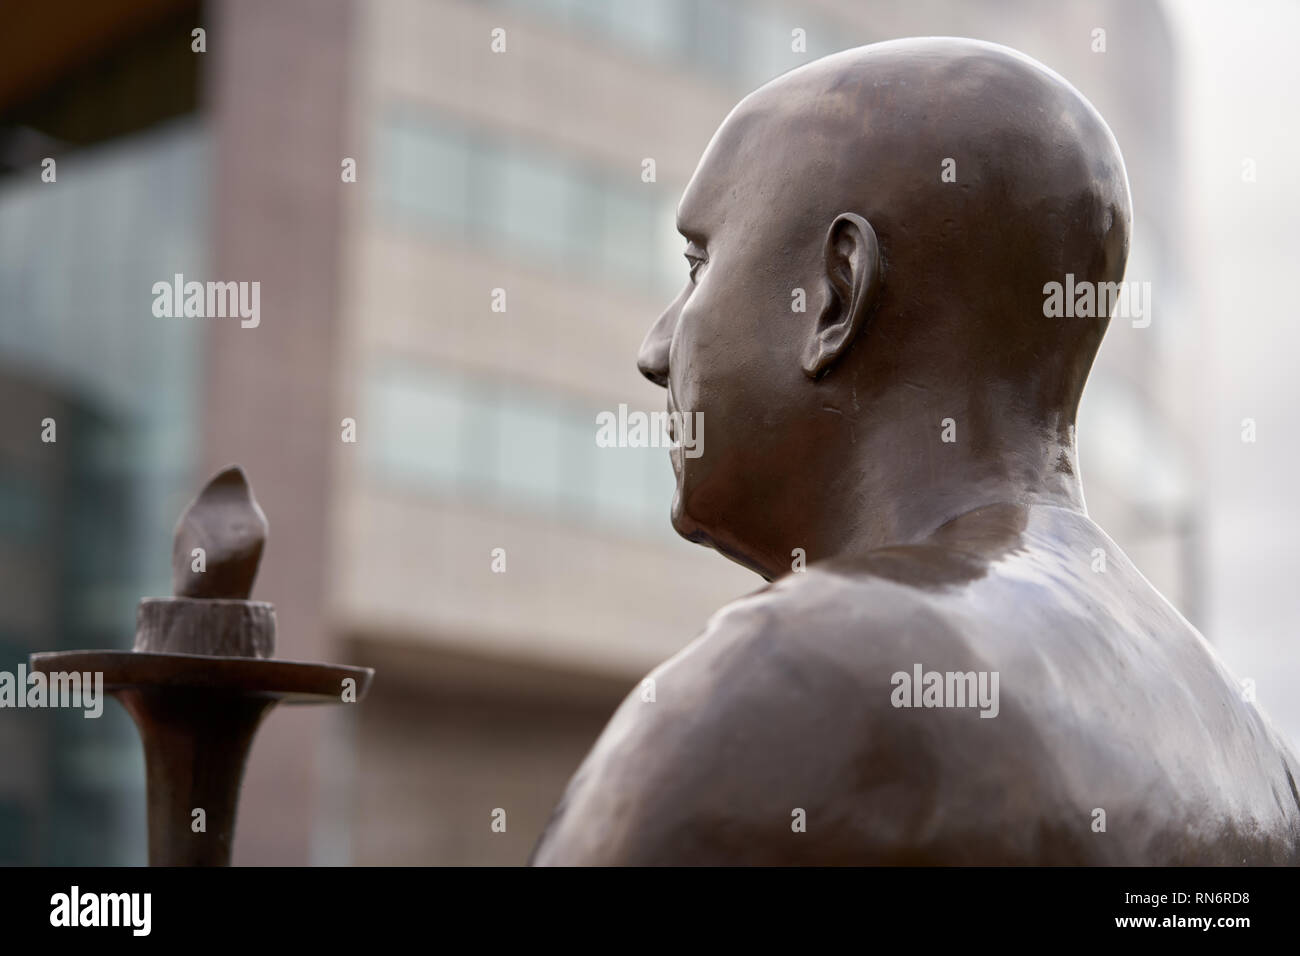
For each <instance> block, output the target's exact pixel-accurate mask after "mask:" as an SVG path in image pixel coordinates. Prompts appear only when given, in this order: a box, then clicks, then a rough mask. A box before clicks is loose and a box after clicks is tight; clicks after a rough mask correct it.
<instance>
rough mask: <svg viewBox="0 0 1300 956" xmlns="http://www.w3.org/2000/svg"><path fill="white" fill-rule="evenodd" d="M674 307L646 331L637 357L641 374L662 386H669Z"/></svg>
mask: <svg viewBox="0 0 1300 956" xmlns="http://www.w3.org/2000/svg"><path fill="white" fill-rule="evenodd" d="M672 311H673V310H672V309H669V310H668V311H667V312H665V313H664V314H663V315H661V316H659V319H658V320H657V321H656V322H655V324H654V325H652V326H651V327H650V331H649V332H647V333H646V337H645V341H643V342H642V343H641V351H640V353H639V354H638V355H637V357H636V367H637V368H639V369H640V370H641V374H642V375H644V376H645V377H646V378H648V379H650V381H652V382H654V383H655V384H656V385H658V386H659V387H660V388H667V387H668V349H669V346H670V345H672V340H673V334H672V333H673V320H672Z"/></svg>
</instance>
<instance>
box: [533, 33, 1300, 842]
mask: <svg viewBox="0 0 1300 956" xmlns="http://www.w3.org/2000/svg"><path fill="white" fill-rule="evenodd" d="M678 219H679V228H680V231H681V232H682V234H683V235H684V236H685V237H686V240H687V242H688V246H687V250H686V256H687V259H688V262H689V265H690V279H689V281H688V282H687V284H686V287H685V288H684V289H683V291H682V292H681V294H680V295H679V296H678V298H677V300H676V301H675V302H673V303H672V305H670V306H669V307H668V309H667V311H665V312H664V314H663V315H662V316H660V318H659V319H658V321H656V322H655V324H654V326H653V327H652V328H651V330H650V332H649V334H648V335H647V337H646V339H645V343H644V345H643V346H642V349H641V354H640V358H639V363H638V364H639V366H640V368H641V371H642V372H643V373H644V374H645V375H646V376H647V377H648V378H650V379H651V380H652V381H654V382H656V383H658V384H660V385H662V386H664V387H666V389H667V391H668V396H667V401H668V408H669V411H670V412H672V411H677V410H680V411H683V412H685V411H690V412H695V413H703V414H704V416H705V417H706V418H707V420H708V425H709V429H708V434H709V440H708V442H707V444H706V445H705V446H704V448H703V454H702V455H701V456H700V457H698V458H693V459H692V458H683V457H682V456H681V455H680V454H677V453H673V454H672V461H673V468H674V471H675V473H676V476H677V490H676V493H675V495H674V498H673V503H672V522H673V526H674V527H675V528H676V529H677V531H678V532H679V533H681V534H682V535H684V536H685V537H686V538H688V539H690V540H692V541H696V542H699V543H701V544H707V545H709V546H711V547H713V548H716V549H717V550H718V551H721V552H722V553H723V554H725V555H726V556H728V557H729V558H732V559H733V560H735V561H738V562H740V563H741V564H743V565H745V566H746V567H748V568H751V569H753V570H754V571H756V572H758V573H759V574H761V575H762V576H763V577H764V578H765V579H766V580H767V581H768V582H770V583H769V584H768V585H767V586H766V587H764V588H763V589H761V590H760V591H758V592H756V593H754V594H752V595H750V596H748V597H745V598H742V599H741V600H738V601H736V602H734V603H732V604H730V605H728V606H727V607H725V608H724V609H723V610H722V611H720V612H719V613H718V614H716V615H715V616H714V617H713V618H712V619H711V620H710V621H709V622H708V625H707V626H706V628H705V630H704V632H703V634H701V635H700V636H699V637H698V638H697V639H696V640H695V641H694V642H692V643H691V644H690V645H689V646H688V647H686V648H685V649H684V650H683V651H681V652H680V653H679V654H677V655H676V656H674V657H673V658H672V659H670V660H668V661H667V662H665V663H664V664H662V665H661V666H659V667H658V668H656V669H655V670H654V671H653V672H652V674H651V675H650V679H652V680H653V681H654V688H655V693H654V694H653V695H652V699H649V698H650V696H651V695H647V694H645V693H643V692H642V691H641V689H640V688H638V689H637V690H636V691H634V692H633V693H632V694H631V695H630V696H629V697H628V698H627V700H625V701H624V702H623V704H622V705H621V706H620V708H619V709H618V711H617V712H616V713H615V715H614V717H613V718H612V719H611V721H610V723H609V725H608V726H607V727H606V729H605V731H604V733H603V734H602V735H601V737H600V739H599V740H598V741H597V743H596V745H595V747H594V748H593V750H592V751H591V753H590V754H589V755H588V756H587V758H586V760H585V761H584V763H583V764H582V766H581V768H580V769H579V770H578V772H577V773H576V774H575V776H574V778H573V780H572V781H571V782H570V784H569V787H568V789H567V791H566V793H565V794H564V797H563V799H562V800H561V802H560V804H559V806H558V807H557V809H556V811H555V814H554V815H553V817H552V820H551V822H550V824H549V826H548V828H547V830H546V832H545V834H544V835H543V837H542V839H541V841H540V843H539V845H538V848H537V850H536V851H535V854H534V862H536V863H538V864H866V863H898V864H1242V863H1248V864H1281V863H1293V864H1294V863H1298V862H1300V794H1297V788H1296V776H1297V775H1298V774H1300V769H1298V768H1297V760H1296V757H1295V756H1294V754H1293V753H1292V752H1291V751H1290V750H1289V749H1288V747H1287V746H1286V745H1285V744H1284V742H1283V741H1282V739H1281V738H1280V737H1279V736H1278V734H1277V733H1276V732H1275V731H1274V730H1273V729H1272V728H1271V726H1270V724H1269V723H1268V721H1267V720H1266V719H1265V718H1264V717H1263V716H1262V715H1261V714H1260V713H1259V711H1258V710H1257V709H1256V708H1255V706H1254V705H1253V704H1252V703H1250V702H1248V701H1247V700H1245V699H1243V693H1242V691H1241V689H1240V688H1239V687H1238V685H1237V683H1236V682H1235V681H1234V679H1233V678H1232V677H1231V676H1230V675H1229V674H1228V672H1227V671H1226V669H1225V668H1224V666H1223V665H1222V664H1221V663H1220V662H1219V660H1218V658H1217V657H1216V655H1215V653H1214V651H1213V650H1212V649H1211V648H1210V646H1209V645H1208V644H1207V643H1206V642H1205V640H1204V639H1203V638H1202V637H1201V635H1200V634H1198V633H1197V631H1196V630H1195V629H1194V628H1193V627H1192V626H1191V625H1190V624H1189V623H1188V622H1187V621H1186V620H1184V619H1183V617H1182V616H1181V615H1179V613H1178V612H1177V611H1176V610H1175V609H1174V608H1173V607H1172V606H1171V605H1170V604H1169V603H1168V602H1166V601H1165V600H1164V598H1162V597H1161V596H1160V594H1159V593H1157V592H1156V590H1155V589H1154V588H1153V587H1152V586H1151V585H1150V584H1149V583H1148V582H1147V581H1146V580H1145V579H1144V578H1143V577H1142V575H1141V574H1140V573H1139V572H1138V570H1137V569H1136V568H1135V567H1134V566H1133V565H1132V563H1131V562H1130V561H1129V560H1128V558H1126V557H1125V555H1124V554H1123V553H1122V552H1121V551H1120V549H1119V548H1118V547H1116V545H1115V543H1114V542H1113V541H1111V540H1110V538H1108V537H1107V536H1106V534H1105V533H1104V532H1103V531H1102V530H1101V528H1099V527H1098V526H1097V525H1096V524H1094V523H1093V522H1092V521H1091V520H1090V519H1089V517H1088V514H1087V512H1086V510H1085V508H1084V499H1083V491H1082V487H1081V485H1080V480H1079V470H1078V465H1077V460H1076V453H1075V434H1074V432H1075V411H1076V408H1077V406H1078V403H1079V398H1080V394H1081V392H1082V391H1083V386H1084V381H1085V379H1086V378H1087V375H1088V371H1089V368H1090V366H1091V364H1092V361H1093V357H1094V355H1095V354H1096V352H1097V348H1098V346H1099V345H1100V343H1101V338H1102V334H1103V333H1104V332H1105V329H1106V325H1107V322H1108V317H1109V310H1105V312H1104V314H1103V315H1102V317H1101V318H1080V317H1069V318H1064V317H1048V316H1047V315H1045V309H1044V298H1045V291H1046V289H1045V287H1047V286H1048V285H1049V284H1050V283H1053V282H1057V283H1060V282H1063V281H1065V278H1066V276H1067V275H1069V276H1071V277H1072V280H1073V282H1074V283H1075V286H1076V287H1080V283H1091V284H1094V285H1099V284H1103V283H1118V282H1120V281H1121V280H1122V279H1123V277H1124V268H1125V261H1126V258H1127V254H1128V246H1129V229H1130V221H1131V210H1130V201H1129V191H1128V181H1127V176H1126V174H1125V171H1124V165H1123V161H1122V159H1121V157H1120V152H1119V149H1118V147H1117V145H1116V143H1115V141H1114V138H1113V137H1112V135H1111V133H1110V130H1109V129H1108V128H1107V126H1106V124H1105V123H1104V122H1103V120H1102V118H1101V117H1100V116H1099V115H1098V114H1097V112H1096V111H1095V110H1094V109H1093V107H1092V106H1091V105H1090V104H1089V103H1088V102H1087V101H1086V100H1084V98H1083V97H1082V96H1081V95H1080V94H1079V93H1078V92H1077V91H1076V90H1075V89H1073V88H1072V87H1071V86H1070V85H1069V84H1068V83H1066V82H1065V81H1064V80H1063V79H1062V78H1061V77H1059V76H1057V75H1056V74H1055V73H1052V72H1051V71H1050V70H1048V69H1046V68H1045V67H1043V66H1042V65H1040V64H1038V63H1037V62H1035V61H1033V60H1031V59H1029V58H1028V57H1025V56H1023V55H1021V54H1019V53H1017V52H1015V51H1013V50H1010V49H1007V48H1005V47H1001V46H997V45H993V44H989V43H982V42H977V41H972V40H964V39H948V38H932V39H910V40H900V41H896V42H889V43H880V44H875V45H872V46H867V47H862V48H859V49H855V50H849V51H846V52H843V53H840V54H836V55H834V56H830V57H826V58H825V59H822V60H818V61H816V62H813V63H810V64H808V65H807V66H805V67H802V68H800V69H797V70H795V71H793V72H791V73H788V74H786V75H784V76H782V77H780V78H778V79H777V80H774V81H772V82H771V83H768V84H767V85H766V86H764V87H762V88H761V89H759V90H758V91H756V92H755V93H753V94H751V95H750V96H748V97H746V98H745V99H744V100H743V101H742V102H741V103H740V105H739V106H737V107H736V108H735V109H734V110H733V111H732V113H731V114H730V115H729V116H728V117H727V119H726V121H725V122H724V123H723V125H722V127H721V128H720V129H719V130H718V132H717V133H716V134H715V136H714V138H713V141H712V142H711V143H710V144H709V147H708V149H707V151H706V152H705V155H704V157H703V159H702V161H701V163H700V166H699V168H698V170H697V171H696V173H695V175H694V177H693V178H692V180H691V182H690V184H689V185H688V186H687V188H686V192H685V194H684V196H683V198H682V201H681V205H680V207H679V210H678ZM801 297H802V301H803V303H804V305H805V308H806V311H802V312H801V311H799V310H798V308H797V304H798V303H799V302H800V299H801ZM1099 555H1100V556H1101V559H1100V561H1099V559H1098V556H1099ZM805 556H806V562H807V564H806V570H801V568H803V565H802V563H801V562H802V559H803V557H805Z"/></svg>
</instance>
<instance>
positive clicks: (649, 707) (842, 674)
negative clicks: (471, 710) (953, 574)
mask: <svg viewBox="0 0 1300 956" xmlns="http://www.w3.org/2000/svg"><path fill="white" fill-rule="evenodd" d="M926 659H929V660H933V661H941V662H943V663H944V665H945V667H948V668H951V669H955V670H969V669H972V668H977V667H979V666H981V665H980V662H979V661H978V660H977V656H976V655H975V654H974V652H973V651H972V650H971V649H970V648H969V647H968V646H966V645H965V643H964V640H963V636H962V632H961V630H960V629H959V628H958V627H956V626H955V624H954V623H953V622H952V621H951V620H949V619H948V616H947V613H946V611H944V609H943V608H942V606H941V605H940V604H936V603H935V602H933V601H932V600H931V599H930V597H929V596H928V595H927V593H926V592H925V591H924V589H918V588H913V587H911V586H910V585H903V584H900V583H898V582H894V581H890V580H888V579H886V578H879V579H877V578H867V579H862V580H858V579H856V578H855V577H850V578H842V577H840V576H839V575H836V574H831V573H827V572H825V571H823V570H819V569H815V568H810V569H809V570H808V571H807V572H805V573H801V574H798V575H791V576H790V578H788V579H783V580H781V581H780V582H777V583H775V584H773V585H770V586H768V587H765V588H763V589H762V590H761V591H758V592H756V593H754V594H751V595H749V596H747V597H744V598H741V599H740V600H737V601H734V602H732V603H731V604H729V605H727V606H726V607H724V608H722V609H721V610H720V611H718V612H717V613H716V614H715V615H713V617H712V618H711V619H710V620H709V622H708V625H707V626H706V628H705V629H704V631H703V633H702V634H701V635H700V636H699V637H697V638H696V639H695V640H694V641H692V642H691V643H690V644H689V645H688V646H687V647H685V648H684V649H683V650H682V651H681V652H679V653H678V654H676V655H674V656H673V657H672V658H671V659H669V660H668V661H666V662H664V663H663V664H661V665H660V666H659V667H657V668H656V669H655V670H654V671H652V672H651V673H650V674H649V675H648V677H647V678H646V679H645V680H644V681H642V682H641V683H640V684H639V685H638V687H636V688H635V689H634V690H633V691H632V693H631V694H629V695H628V697H627V699H626V700H625V701H624V702H623V704H622V706H621V707H620V708H619V710H618V711H617V713H616V714H615V715H614V717H613V719H612V720H611V721H610V723H609V725H608V726H607V727H606V730H605V732H604V733H603V734H602V735H601V738H600V740H599V741H598V742H597V744H596V746H595V747H594V748H593V750H592V752H591V753H590V754H589V755H588V757H587V760H586V761H585V762H584V763H583V766H582V767H581V768H580V769H579V771H578V773H577V774H576V775H575V776H574V778H573V781H572V782H571V783H570V787H569V790H568V792H567V793H566V794H565V797H564V799H563V800H562V801H561V805H560V807H559V808H558V809H557V813H556V817H555V819H554V820H553V821H552V824H551V827H550V828H549V830H548V833H547V836H546V838H544V840H543V841H542V845H541V846H540V847H539V851H538V856H537V859H538V861H539V862H620V863H655V862H678V863H681V862H687V863H689V862H698V863H713V862H730V863H745V862H748V863H801V862H802V863H836V862H843V863H862V862H871V861H879V862H886V861H889V860H891V859H893V858H894V855H896V854H897V853H898V852H900V851H901V852H906V849H905V848H907V847H910V846H913V844H912V843H911V841H909V840H908V839H906V838H902V839H898V838H897V837H898V836H900V835H901V834H903V833H906V832H909V831H911V830H913V829H915V830H916V831H917V832H921V831H924V830H926V828H933V826H934V819H931V818H930V816H931V815H935V814H937V815H938V817H936V818H935V819H938V818H941V817H942V815H943V811H942V808H943V805H944V804H945V802H946V801H947V800H949V799H951V798H955V799H960V800H965V799H967V798H968V794H969V791H967V796H962V795H961V794H962V793H963V791H962V789H961V786H959V784H971V783H975V784H978V785H983V784H987V785H988V786H990V787H996V788H998V791H997V792H998V793H1000V792H1001V790H1002V789H1005V779H1000V780H994V779H993V778H992V776H991V775H988V774H986V773H985V771H984V770H983V769H982V768H981V767H980V766H978V765H977V762H975V761H974V759H973V755H977V754H979V753H981V751H984V750H985V749H986V746H987V740H985V741H984V745H983V746H982V745H981V740H980V738H981V737H983V738H988V737H989V725H990V724H995V723H999V722H1000V723H1003V724H1005V723H1007V722H1008V721H1013V722H1016V723H1019V722H1021V720H1022V715H1018V714H1012V715H1007V714H1005V713H1004V714H1003V715H1002V716H1001V717H1000V719H999V721H990V720H984V719H981V718H980V717H979V715H978V713H976V712H975V711H973V710H964V711H961V712H958V711H941V710H926V711H921V710H905V709H899V708H898V707H896V706H895V705H894V698H895V694H894V691H895V686H894V683H893V681H892V677H893V675H894V674H895V673H897V672H899V671H904V670H905V671H907V672H908V673H909V674H910V673H911V668H912V665H913V663H914V662H916V661H918V660H926ZM981 725H983V726H981ZM1003 730H1004V731H1005V730H1006V728H1005V726H1004V727H1003ZM1013 733H1014V734H1015V735H1016V736H1017V737H1018V739H1020V740H1021V741H1022V742H1024V743H1025V746H1026V748H1027V750H1026V752H1029V750H1031V749H1032V748H1031V747H1030V746H1029V743H1028V740H1029V739H1032V738H1034V737H1035V735H1036V731H1035V730H1034V728H1033V727H1032V726H1029V725H1028V724H1027V725H1026V726H1025V727H1017V728H1016V729H1015V730H1014V731H1013ZM1016 773H1017V779H1018V780H1019V781H1020V783H1021V784H1022V786H1025V787H1028V786H1029V784H1030V778H1031V776H1032V774H1033V768H1032V767H1028V766H1027V767H1021V768H1018V770H1017V771H1016ZM899 793H908V794H910V797H909V799H908V800H907V801H905V802H904V803H902V804H900V803H897V801H896V799H895V797H894V796H891V795H897V794H899ZM918 814H919V815H918Z"/></svg>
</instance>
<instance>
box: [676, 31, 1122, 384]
mask: <svg viewBox="0 0 1300 956" xmlns="http://www.w3.org/2000/svg"><path fill="white" fill-rule="evenodd" d="M945 173H946V175H945ZM945 180H951V181H945ZM724 183H725V184H726V185H727V186H728V187H729V188H720V186H721V184H724ZM680 212H681V220H682V222H681V224H682V226H683V227H684V229H685V230H686V231H688V232H691V231H692V229H694V227H697V226H698V227H700V228H705V227H706V224H708V223H713V224H716V223H718V222H719V221H721V220H723V219H727V220H730V221H731V222H733V223H735V222H743V223H744V224H745V227H746V228H748V229H751V230H754V231H760V230H762V231H770V230H772V229H777V230H780V231H781V232H783V233H784V242H785V244H787V245H788V246H790V247H794V246H798V245H801V244H807V243H808V242H809V241H810V240H812V241H813V242H814V244H815V242H816V241H817V240H820V239H821V238H822V237H823V235H824V233H825V231H826V229H827V228H828V226H829V225H830V223H831V222H832V221H833V219H834V218H835V216H836V215H838V214H840V213H843V212H854V213H857V214H859V215H861V216H862V217H863V218H864V219H865V220H866V221H867V222H868V223H870V225H871V227H872V229H873V230H874V232H875V234H876V237H877V239H878V242H879V247H880V251H881V255H882V257H883V263H882V265H883V266H884V273H885V274H884V276H883V280H884V281H883V282H882V283H881V287H880V296H879V301H878V302H877V303H876V306H875V310H874V311H875V313H876V315H877V316H878V321H879V322H882V323H886V324H888V325H890V326H891V328H889V330H888V331H889V335H890V336H891V337H893V336H903V337H904V338H908V339H911V338H912V337H914V336H915V337H919V338H917V346H918V349H923V350H924V351H925V354H926V361H927V362H933V360H934V358H935V357H936V355H935V350H934V349H933V348H930V347H929V346H930V345H931V344H933V343H931V342H929V340H928V335H929V334H930V333H931V332H933V331H934V330H935V329H936V328H937V327H938V326H940V325H942V326H943V334H944V336H945V337H946V338H947V339H948V340H949V341H952V339H953V337H954V336H957V337H958V338H960V339H961V340H962V342H963V344H964V345H965V346H966V347H965V348H963V349H962V351H963V352H964V355H963V356H962V360H963V361H964V362H966V363H969V362H970V361H971V359H972V358H976V357H979V356H980V354H981V353H980V352H975V353H972V352H971V351H970V350H969V346H970V345H972V344H978V341H980V340H985V339H987V338H989V337H995V338H996V339H997V341H998V346H999V347H998V349H997V351H996V352H995V353H993V354H990V355H987V356H985V358H987V359H988V360H990V362H989V364H990V366H991V367H989V368H988V369H987V370H988V371H990V372H992V373H995V374H999V375H1005V376H1009V377H1011V378H1013V379H1015V378H1024V377H1026V376H1028V377H1030V378H1033V377H1035V375H1034V372H1035V369H1033V368H1026V367H1025V365H1024V363H1025V362H1026V361H1031V362H1033V363H1035V365H1036V366H1037V367H1044V366H1046V365H1051V366H1058V367H1056V368H1053V369H1052V371H1053V372H1060V373H1065V372H1067V371H1069V369H1070V367H1072V366H1077V365H1078V364H1079V361H1078V360H1080V359H1082V360H1083V367H1082V369H1081V370H1075V373H1074V374H1070V375H1067V376H1066V377H1067V378H1068V379H1069V382H1068V383H1065V384H1067V385H1068V387H1067V388H1066V389H1065V392H1064V393H1063V394H1061V395H1059V396H1057V397H1058V398H1059V399H1060V400H1061V401H1063V402H1067V401H1068V400H1069V398H1070V395H1069V393H1070V392H1071V391H1075V392H1077V390H1078V389H1080V388H1082V384H1083V380H1082V377H1081V376H1080V374H1079V372H1080V371H1081V372H1082V375H1086V371H1087V366H1088V364H1090V362H1091V358H1092V355H1093V353H1094V352H1095V350H1096V348H1097V345H1098V344H1099V342H1100V338H1101V335H1102V333H1103V332H1104V330H1105V325H1106V319H1105V317H1103V318H1101V319H1099V320H1092V321H1088V320H1070V321H1061V320H1055V321H1053V320H1047V319H1045V318H1044V316H1043V300H1044V293H1043V286H1044V285H1045V284H1046V283H1049V282H1053V281H1056V282H1060V281H1062V280H1063V279H1064V276H1065V274H1066V273H1072V274H1073V275H1074V276H1075V279H1076V280H1077V281H1084V280H1087V281H1092V282H1118V281H1120V280H1121V279H1122V278H1123V273H1124V267H1125V261H1126V258H1127V253H1128V241H1129V224H1130V218H1131V212H1130V202H1129V195H1128V183H1127V178H1126V176H1125V172H1124V165H1123V160H1122V159H1121V157H1120V153H1119V149H1118V147H1117V145H1116V143H1115V140H1114V138H1113V136H1112V135H1111V133H1110V130H1109V129H1108V128H1107V126H1106V124H1105V122H1104V121H1103V120H1102V118H1101V117H1100V116H1099V115H1098V114H1097V112H1096V110H1095V109H1093V107H1092V106H1091V104H1089V103H1088V102H1087V100H1085V99H1084V98H1083V97H1082V96H1081V95H1080V94H1079V92H1078V91H1077V90H1075V89H1074V88H1073V87H1072V86H1071V85H1070V84H1069V83H1067V82H1066V81H1065V80H1064V79H1062V78H1061V77H1060V76H1058V75H1057V74H1055V73H1053V72H1052V71H1051V70H1049V69H1047V68H1046V67H1044V66H1043V65H1041V64H1039V63H1037V62H1036V61H1034V60H1032V59H1030V58H1029V57H1026V56H1024V55H1023V54H1020V53H1017V52H1016V51H1014V50H1011V49H1009V48H1007V47H1002V46H998V45H995V44H990V43H984V42H980V41H975V40H964V39H954V38H925V39H909V40H898V41H892V42H888V43H879V44H875V45H872V46H867V47H860V48H857V49H853V50H848V51H845V52H843V53H839V54H836V55H834V56H829V57H826V58H824V59H821V60H817V61H815V62H813V63H810V64H809V65H807V66H805V67H802V68H800V69H797V70H794V71H792V72H790V73H787V74H785V75H784V76H781V77H779V78H778V79H776V80H773V81H772V82H770V83H768V84H767V85H766V86H763V87H762V88H760V89H759V90H757V91H755V92H754V93H752V94H750V95H749V96H748V97H746V98H745V99H744V100H743V101H742V102H741V103H740V104H739V105H738V106H737V107H736V109H735V110H733V112H732V113H731V115H730V116H729V117H728V118H727V120H726V121H725V123H724V124H723V126H722V127H721V128H720V129H719V131H718V133H717V135H716V136H715V138H714V141H713V142H712V143H711V144H710V146H709V149H708V151H707V152H706V154H705V157H704V160H703V161H702V163H701V166H700V170H699V173H698V174H697V176H696V177H695V179H694V180H693V181H692V183H691V184H690V186H689V188H688V189H687V191H686V193H685V195H684V196H683V199H682V203H681V207H680ZM971 339H974V340H975V341H974V342H972V341H970V340H971ZM1044 350H1050V351H1051V352H1053V353H1054V354H1055V358H1056V360H1057V361H1051V362H1045V360H1044ZM1055 377H1056V378H1058V380H1059V379H1060V378H1061V376H1060V375H1056V376H1055ZM1043 397H1044V398H1047V397H1048V396H1043Z"/></svg>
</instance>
